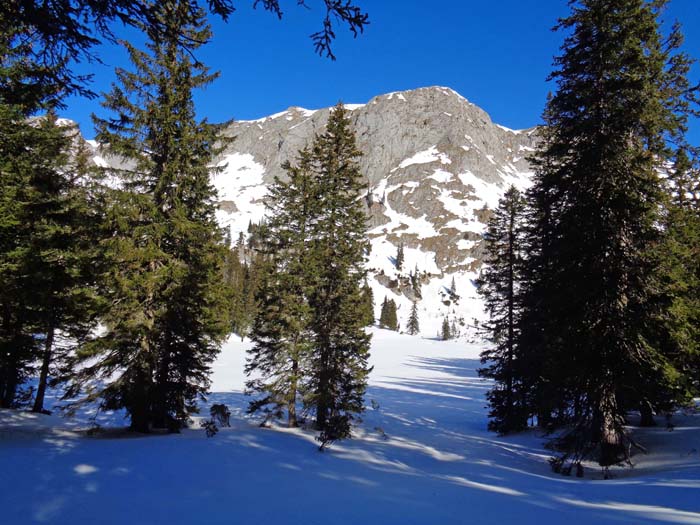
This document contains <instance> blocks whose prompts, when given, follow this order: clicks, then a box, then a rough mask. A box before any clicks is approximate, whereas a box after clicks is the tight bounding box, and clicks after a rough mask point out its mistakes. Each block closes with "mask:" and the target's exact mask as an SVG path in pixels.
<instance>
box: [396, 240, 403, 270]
mask: <svg viewBox="0 0 700 525" xmlns="http://www.w3.org/2000/svg"><path fill="white" fill-rule="evenodd" d="M403 261H404V253H403V241H400V242H399V247H398V248H397V250H396V269H397V270H398V271H401V270H403Z"/></svg>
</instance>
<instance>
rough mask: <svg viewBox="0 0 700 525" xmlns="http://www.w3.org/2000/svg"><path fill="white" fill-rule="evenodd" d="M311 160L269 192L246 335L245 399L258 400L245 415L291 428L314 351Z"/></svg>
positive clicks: (306, 156)
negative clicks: (253, 310)
mask: <svg viewBox="0 0 700 525" xmlns="http://www.w3.org/2000/svg"><path fill="white" fill-rule="evenodd" d="M310 160H311V159H310V153H309V151H308V150H304V151H301V152H300V156H299V162H298V164H297V165H296V166H292V165H291V164H289V163H285V164H284V165H283V168H284V169H285V171H286V172H287V176H288V180H287V181H282V180H281V179H279V178H275V180H274V182H273V184H272V185H271V186H270V190H269V191H270V193H269V198H268V200H267V201H266V207H267V209H268V212H269V216H270V219H269V221H268V223H267V224H266V226H265V228H264V232H265V233H264V235H263V236H262V242H261V245H262V246H261V250H262V253H263V254H264V261H265V262H264V264H265V272H264V274H263V278H262V280H261V286H260V287H259V289H258V293H257V301H258V310H257V314H256V316H255V320H254V322H253V329H252V332H251V334H250V337H251V339H252V341H253V342H254V343H255V345H254V346H253V348H252V349H250V350H249V355H248V360H247V364H246V374H247V375H248V376H252V378H251V379H249V380H248V382H247V383H246V388H247V393H248V394H251V395H257V396H259V397H258V398H257V399H255V400H253V401H251V403H250V406H249V411H250V412H256V411H258V410H263V411H264V412H265V413H266V414H267V416H268V418H269V417H275V418H279V417H282V415H283V414H284V412H285V411H286V413H287V423H288V426H290V427H295V426H297V401H298V400H299V399H301V398H302V396H303V394H304V391H303V386H304V382H305V381H306V378H307V375H308V368H309V363H310V359H311V351H312V348H313V346H312V345H313V334H312V332H311V330H310V323H311V316H312V311H311V307H310V305H309V302H308V298H309V294H310V289H311V288H312V287H313V286H315V281H314V275H313V274H312V273H311V272H310V271H309V270H310V268H312V261H310V252H309V250H307V249H306V245H307V243H310V242H311V241H312V237H311V234H312V224H313V223H314V222H315V221H316V220H317V218H318V214H319V210H318V207H317V204H318V191H319V189H318V180H317V179H315V178H314V176H313V174H312V173H311V171H310Z"/></svg>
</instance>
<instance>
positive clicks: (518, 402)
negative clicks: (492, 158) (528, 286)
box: [453, 186, 528, 433]
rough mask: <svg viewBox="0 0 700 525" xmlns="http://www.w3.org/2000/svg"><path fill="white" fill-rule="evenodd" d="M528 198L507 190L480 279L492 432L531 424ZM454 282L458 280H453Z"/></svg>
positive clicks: (482, 372)
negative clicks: (524, 330) (523, 327)
mask: <svg viewBox="0 0 700 525" xmlns="http://www.w3.org/2000/svg"><path fill="white" fill-rule="evenodd" d="M524 210H525V199H524V198H523V197H522V196H521V195H520V192H519V191H518V190H517V189H515V188H514V187H512V186H511V187H510V188H509V189H508V191H506V193H505V195H504V196H503V198H502V199H501V200H500V202H499V204H498V208H497V209H496V210H495V211H494V214H493V216H492V217H491V219H490V220H489V223H488V227H487V231H486V235H485V241H486V258H485V260H484V267H483V269H482V270H481V275H480V277H479V280H478V281H477V291H478V293H479V295H481V296H482V297H483V298H484V303H485V307H486V312H487V313H488V314H489V320H488V321H487V322H486V323H484V325H482V329H483V330H484V331H485V333H486V336H487V338H488V340H489V342H490V343H491V345H492V346H490V347H488V348H487V349H485V350H484V351H483V352H482V353H481V362H482V363H484V364H485V365H486V366H485V367H484V368H481V369H480V370H479V375H480V376H481V377H486V378H489V379H493V380H494V382H495V385H494V387H493V388H492V389H491V390H490V391H489V393H488V394H487V398H488V400H489V406H490V412H489V417H490V418H491V420H490V421H489V429H490V430H494V431H496V432H499V433H507V432H513V431H518V430H522V429H524V428H525V427H526V426H527V419H528V418H527V411H526V388H527V384H528V383H527V381H526V378H525V376H526V375H527V372H528V370H523V362H526V360H524V359H523V356H521V355H520V354H521V348H520V347H519V339H520V323H521V315H522V300H521V293H522V281H523V270H524V268H523V264H524V257H525V254H524V248H525V246H524V235H525V231H524V225H523V220H524ZM453 282H454V281H453Z"/></svg>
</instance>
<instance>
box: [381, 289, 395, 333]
mask: <svg viewBox="0 0 700 525" xmlns="http://www.w3.org/2000/svg"><path fill="white" fill-rule="evenodd" d="M379 327H380V328H385V329H387V330H393V331H395V332H397V331H398V330H399V321H398V319H397V316H396V302H395V301H394V300H393V299H387V298H386V297H384V302H383V303H382V311H381V314H380V316H379Z"/></svg>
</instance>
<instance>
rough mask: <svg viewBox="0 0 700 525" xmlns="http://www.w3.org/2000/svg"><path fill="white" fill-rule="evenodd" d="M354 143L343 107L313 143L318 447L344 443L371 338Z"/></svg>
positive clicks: (313, 378)
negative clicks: (367, 327)
mask: <svg viewBox="0 0 700 525" xmlns="http://www.w3.org/2000/svg"><path fill="white" fill-rule="evenodd" d="M360 155H361V153H360V151H359V150H358V149H357V145H356V142H355V135H354V133H353V132H352V130H351V128H350V120H349V118H348V114H347V113H346V110H345V108H344V107H343V105H342V104H338V105H337V106H336V107H335V108H334V109H333V111H332V112H331V115H330V117H329V120H328V124H327V126H326V131H325V132H324V133H323V134H322V135H320V136H318V137H317V138H316V140H315V141H314V144H313V147H312V150H311V157H312V165H311V169H312V170H313V172H314V174H315V176H316V180H317V184H318V206H319V215H318V219H317V220H316V221H314V224H313V229H312V232H311V237H312V239H313V241H312V252H313V258H314V261H313V264H312V268H313V273H314V277H313V283H314V285H313V289H312V290H311V292H310V294H309V304H310V306H311V309H312V312H313V314H312V320H311V325H310V326H311V329H312V331H313V332H314V354H313V357H312V363H311V374H310V395H309V396H308V398H307V403H310V404H311V405H312V406H313V407H314V408H315V411H316V424H317V427H318V428H319V429H320V430H321V435H320V436H319V439H320V441H321V443H322V446H324V445H326V444H327V443H330V442H332V441H335V440H337V439H343V438H345V437H349V435H350V428H351V424H352V421H353V420H354V419H355V418H356V417H357V414H359V413H361V412H362V411H363V410H364V404H363V396H364V392H365V388H366V384H367V374H368V373H369V366H368V364H367V360H368V358H369V346H370V336H369V335H368V334H367V333H366V332H365V329H364V327H365V321H366V319H365V317H366V316H365V315H363V310H362V304H363V298H362V290H361V284H362V282H363V280H364V278H365V273H366V272H365V269H364V262H365V254H366V253H367V251H368V245H369V243H368V241H367V234H366V232H367V224H366V216H365V213H364V210H363V208H362V204H361V201H360V200H358V198H357V197H358V195H360V194H361V192H362V191H363V190H364V189H365V185H364V183H363V182H362V175H361V173H360V169H359V165H358V162H357V159H358V158H359V156H360Z"/></svg>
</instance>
